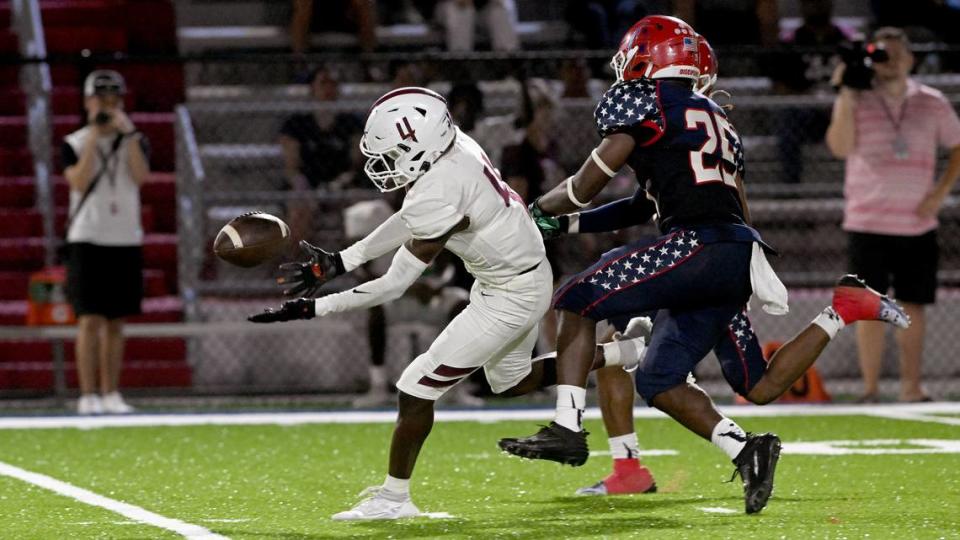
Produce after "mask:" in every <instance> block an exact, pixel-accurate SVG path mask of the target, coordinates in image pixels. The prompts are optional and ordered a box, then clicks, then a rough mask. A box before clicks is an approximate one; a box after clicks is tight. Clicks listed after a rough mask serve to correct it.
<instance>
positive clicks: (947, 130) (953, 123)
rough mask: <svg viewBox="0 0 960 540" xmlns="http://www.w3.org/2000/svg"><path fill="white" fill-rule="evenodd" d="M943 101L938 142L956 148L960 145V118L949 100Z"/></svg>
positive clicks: (945, 146)
mask: <svg viewBox="0 0 960 540" xmlns="http://www.w3.org/2000/svg"><path fill="white" fill-rule="evenodd" d="M941 103H942V106H943V112H942V113H941V114H940V115H939V117H940V125H939V126H937V127H938V129H937V131H938V133H937V138H938V139H939V140H938V142H939V143H940V146H943V147H944V148H956V147H957V146H960V118H958V117H957V111H955V110H954V109H953V106H952V105H951V104H950V102H949V101H947V100H946V99H944V100H943V101H941Z"/></svg>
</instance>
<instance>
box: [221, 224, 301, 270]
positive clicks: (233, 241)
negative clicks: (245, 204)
mask: <svg viewBox="0 0 960 540" xmlns="http://www.w3.org/2000/svg"><path fill="white" fill-rule="evenodd" d="M289 243H290V227H288V226H287V224H286V223H284V222H283V220H282V219H280V218H278V217H276V216H271V215H270V214H267V213H264V212H249V213H247V214H243V215H240V216H237V217H235V218H233V219H232V220H230V223H227V224H226V225H224V226H223V228H222V229H220V232H219V233H218V234H217V238H216V240H214V241H213V252H214V253H216V254H217V257H220V258H221V259H223V260H225V261H227V262H228V263H230V264H234V265H237V266H242V267H243V268H251V267H253V266H257V265H258V264H262V263H264V262H266V261H269V260H270V259H273V258H274V257H276V256H277V255H280V254H281V253H283V251H284V250H285V249H286V248H287V246H288V245H289Z"/></svg>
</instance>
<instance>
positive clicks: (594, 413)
mask: <svg viewBox="0 0 960 540" xmlns="http://www.w3.org/2000/svg"><path fill="white" fill-rule="evenodd" d="M720 410H721V411H722V412H723V414H725V415H727V416H732V417H738V418H748V417H777V416H851V415H852V416H857V415H864V416H877V417H881V418H895V419H898V420H911V421H919V422H937V423H941V424H949V425H960V419H958V418H950V417H942V416H941V417H934V416H923V415H924V414H931V413H946V414H954V413H960V403H910V404H906V403H903V404H901V403H897V404H889V405H829V404H827V405H820V404H818V405H806V404H797V405H769V406H766V407H758V406H756V405H728V406H723V407H720ZM553 413H554V411H553V409H546V408H537V409H469V410H440V411H437V412H436V421H438V422H499V421H507V420H522V421H527V420H529V421H538V420H548V419H550V418H552V417H553ZM633 415H634V418H637V419H641V418H667V416H666V415H665V414H663V413H662V412H660V411H658V410H656V409H652V408H648V407H637V408H635V409H634V410H633ZM584 418H586V419H593V420H595V419H599V418H600V409H599V408H597V407H589V408H587V410H586V411H585V412H584ZM396 420H397V413H396V411H394V410H390V411H322V412H256V413H185V414H131V415H123V416H63V415H61V416H7V417H0V429H61V428H76V429H97V428H108V427H161V426H249V425H253V426H259V425H280V426H295V425H302V424H383V423H393V422H395V421H396Z"/></svg>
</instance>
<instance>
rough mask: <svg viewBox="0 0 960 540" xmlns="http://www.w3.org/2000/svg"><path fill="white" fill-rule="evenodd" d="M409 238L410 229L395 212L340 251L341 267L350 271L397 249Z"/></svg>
mask: <svg viewBox="0 0 960 540" xmlns="http://www.w3.org/2000/svg"><path fill="white" fill-rule="evenodd" d="M410 238H411V235H410V229H408V228H407V226H406V225H404V223H403V220H402V219H400V214H399V213H395V214H393V215H392V216H390V217H389V218H387V220H386V221H384V222H383V223H381V224H380V226H379V227H377V228H376V229H374V230H373V232H371V233H370V234H368V235H367V236H366V237H364V238H363V240H360V241H358V242H356V243H355V244H353V245H352V246H350V247H348V248H347V249H345V250H343V251H341V252H340V258H341V259H343V268H344V269H345V270H346V271H347V272H350V271H352V270H354V269H356V268H358V267H359V266H361V265H363V263H365V262H367V261H372V260H373V259H376V258H377V257H380V256H381V255H385V254H387V253H389V252H391V251H393V250H394V249H397V248H398V247H400V246H402V245H403V243H404V242H406V241H407V240H410Z"/></svg>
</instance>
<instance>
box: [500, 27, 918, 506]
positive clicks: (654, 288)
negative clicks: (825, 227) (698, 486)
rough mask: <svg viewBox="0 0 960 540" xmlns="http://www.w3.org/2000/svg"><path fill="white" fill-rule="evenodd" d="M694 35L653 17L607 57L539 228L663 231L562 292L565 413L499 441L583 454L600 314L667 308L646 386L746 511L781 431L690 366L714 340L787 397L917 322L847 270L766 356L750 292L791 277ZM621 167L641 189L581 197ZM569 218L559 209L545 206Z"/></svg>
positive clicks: (765, 488)
mask: <svg viewBox="0 0 960 540" xmlns="http://www.w3.org/2000/svg"><path fill="white" fill-rule="evenodd" d="M699 39H700V38H699V36H698V35H697V34H696V32H694V30H693V28H691V27H690V26H689V25H687V24H686V23H684V22H683V21H681V20H679V19H675V18H672V17H663V16H650V17H646V18H644V19H642V20H640V21H639V22H638V23H637V24H636V25H634V26H633V27H632V28H631V29H630V30H629V31H628V32H627V34H626V35H625V36H624V38H623V40H622V41H621V44H620V48H619V51H618V52H617V54H616V55H615V56H614V58H613V60H612V62H611V64H612V65H613V67H614V71H615V73H616V74H617V82H616V83H615V84H614V85H613V86H612V87H611V88H610V90H608V91H607V93H606V94H605V95H604V97H603V98H602V99H601V101H600V103H599V104H598V106H597V109H596V111H595V117H596V121H597V129H598V131H599V133H600V136H601V137H602V139H603V140H602V141H601V143H600V145H599V146H598V147H597V148H596V149H594V150H593V151H592V152H591V154H590V157H589V158H588V159H587V160H585V162H584V164H583V166H581V168H580V170H579V171H578V172H577V173H576V174H575V175H574V176H572V177H570V178H568V179H567V181H565V182H564V183H563V184H561V185H560V186H558V187H557V188H556V189H554V190H552V191H550V192H548V193H547V194H545V195H543V196H542V197H540V198H539V199H538V200H537V201H535V202H534V203H533V204H532V205H531V211H532V214H533V216H534V218H535V219H536V220H537V221H538V222H539V223H540V224H541V225H540V227H541V229H543V228H548V229H550V228H554V227H555V226H559V228H560V229H561V230H562V229H566V230H565V232H599V231H605V230H614V229H621V228H624V227H628V226H631V225H636V224H640V223H644V222H647V221H649V220H650V219H651V218H652V217H654V216H656V217H657V224H658V226H659V228H660V231H661V233H662V236H661V237H659V238H657V239H656V240H655V241H653V242H641V243H635V244H630V245H626V246H623V247H621V248H618V249H615V250H612V251H610V252H608V253H606V254H604V255H603V256H602V257H601V258H600V259H599V260H598V261H597V262H596V263H595V264H594V265H592V266H591V267H590V268H588V269H586V270H585V271H583V272H581V273H580V274H578V275H576V276H574V277H573V278H571V279H570V280H569V281H567V282H566V283H565V284H564V285H563V286H561V287H560V288H559V289H558V290H557V292H556V293H555V294H554V304H553V305H554V308H556V309H558V310H560V334H559V336H558V338H557V352H558V360H557V382H558V386H557V412H556V417H555V420H554V422H551V423H550V425H549V426H546V427H544V428H543V429H541V430H540V431H539V432H538V433H536V434H535V435H533V436H530V437H525V438H519V439H503V440H501V441H500V447H501V448H502V449H503V450H505V451H507V452H509V453H511V454H515V455H518V456H522V457H527V458H532V459H547V460H552V461H558V462H561V463H567V464H571V465H582V464H583V463H585V462H586V460H587V457H588V455H589V452H588V449H587V442H586V433H584V432H583V429H582V426H581V418H582V413H583V409H584V401H585V392H586V391H585V386H586V379H587V374H588V371H589V368H590V365H591V361H592V359H593V354H594V348H595V347H596V345H595V339H596V338H595V334H596V323H597V321H601V320H606V319H612V318H617V317H622V316H626V315H630V314H636V313H642V312H647V311H654V310H656V311H657V316H656V319H655V321H654V324H653V332H652V336H651V341H650V343H649V345H648V347H647V352H646V358H645V360H644V361H643V362H642V363H641V365H640V367H639V368H638V369H637V370H636V372H635V383H636V389H637V392H638V393H639V394H640V396H641V397H642V398H643V399H644V400H645V401H646V402H647V403H648V404H649V405H651V406H654V407H657V408H658V409H660V410H662V411H664V412H665V413H667V414H668V415H670V416H671V417H673V418H674V419H675V420H677V421H678V422H680V423H681V424H683V425H684V426H686V427H687V428H688V429H690V430H691V431H693V432H694V433H696V434H698V435H700V436H701V437H703V438H705V439H707V440H709V441H711V442H713V443H714V444H715V445H717V446H718V447H719V448H720V449H722V450H723V451H725V452H726V453H727V455H728V456H729V457H730V458H731V459H732V460H733V463H734V465H735V466H736V472H737V473H739V474H740V475H741V477H742V479H743V485H744V498H745V507H746V511H747V513H754V512H758V511H760V510H761V509H762V508H763V507H764V506H765V505H766V503H767V500H768V498H769V497H770V494H771V493H772V491H773V477H774V471H775V468H776V464H777V460H778V459H779V454H780V440H779V438H778V437H777V436H776V435H773V434H770V433H764V434H748V433H746V432H744V430H743V429H742V428H740V426H738V425H737V424H736V423H735V422H733V421H732V420H730V419H728V418H725V417H724V416H723V415H722V414H720V412H719V411H718V410H717V409H716V407H715V406H714V404H713V402H712V400H711V399H710V397H709V396H707V394H706V393H704V392H703V390H701V389H700V388H699V387H698V386H696V385H695V384H693V383H692V382H689V381H688V379H687V376H688V374H689V373H690V372H691V371H692V370H693V368H694V367H695V366H696V364H697V363H698V362H700V360H702V359H703V358H704V356H706V354H707V353H708V352H710V351H711V350H713V351H715V353H716V355H717V358H718V359H719V361H720V364H721V368H722V371H723V375H724V378H725V379H726V380H727V382H728V383H729V384H730V386H731V387H732V388H733V389H734V391H736V392H737V393H738V394H740V395H742V396H744V397H745V398H746V399H748V400H749V401H751V402H753V403H757V404H765V403H769V402H771V401H773V400H774V399H776V398H777V397H779V396H780V395H781V394H782V393H783V392H784V391H785V390H786V389H787V388H788V387H789V386H790V385H791V384H793V382H794V381H796V380H797V379H798V378H799V377H800V376H801V375H802V374H803V373H804V372H805V371H806V370H807V368H809V367H810V365H811V364H813V362H814V361H815V360H816V359H817V357H818V356H819V355H820V353H821V352H822V351H823V349H824V347H826V345H827V344H828V343H829V342H830V340H831V339H832V338H833V337H834V336H835V335H836V334H837V332H839V331H840V329H842V328H843V327H844V326H845V325H847V324H850V323H853V322H855V321H858V320H883V321H887V322H890V323H892V324H895V325H897V326H900V327H906V326H908V325H909V320H908V318H907V317H906V315H905V314H904V312H903V310H902V309H901V308H900V307H899V306H897V305H896V304H895V303H894V302H893V301H891V300H890V299H888V298H886V297H884V296H881V295H880V294H879V293H877V292H876V291H873V290H872V289H869V288H867V287H866V286H865V285H864V284H863V282H862V281H860V280H859V279H857V278H856V277H855V276H843V277H842V278H840V280H839V281H838V283H837V286H836V288H835V289H834V294H833V302H832V305H830V306H828V307H826V308H825V309H824V310H823V312H821V313H820V314H819V315H818V316H817V317H816V318H815V319H814V320H813V322H812V323H810V324H809V325H808V326H807V327H806V328H804V329H803V330H802V331H801V332H800V333H799V334H797V335H796V336H795V337H794V338H793V339H791V340H790V341H788V342H787V343H785V344H784V345H783V347H781V348H780V349H779V350H778V351H777V353H776V354H775V355H774V356H773V357H772V358H771V359H770V361H769V363H767V362H765V361H764V359H763V356H762V355H761V352H760V346H759V343H758V340H757V338H756V336H755V335H754V333H753V330H752V328H751V326H750V321H749V319H748V318H747V315H746V311H745V309H746V304H747V302H748V300H749V299H750V296H751V295H756V297H757V299H758V300H759V302H760V303H761V305H762V306H763V308H764V310H765V311H767V312H769V313H772V314H783V313H786V311H787V294H786V288H785V287H784V286H783V284H782V283H780V281H779V279H778V278H777V277H776V274H775V273H774V272H773V270H772V268H770V266H769V264H768V263H767V260H766V257H765V253H769V252H772V250H771V249H770V248H769V247H768V246H767V245H766V244H764V243H763V241H762V240H761V238H760V235H759V233H758V232H757V231H756V230H754V229H753V228H751V227H750V226H749V223H750V214H749V210H748V208H747V203H746V198H745V195H744V191H743V186H742V180H743V176H744V161H743V150H742V145H741V143H740V137H739V135H738V134H737V132H736V130H735V129H734V127H733V126H732V125H731V123H730V121H729V120H728V119H727V117H726V114H725V113H724V111H723V109H721V108H720V107H719V106H718V105H717V104H716V103H714V102H713V101H711V100H710V99H709V98H707V97H705V96H703V95H702V94H699V93H696V92H694V90H693V87H694V84H695V83H696V81H697V80H698V78H699V76H700V68H699ZM624 165H629V166H630V167H631V168H632V169H633V170H634V172H635V173H636V176H637V178H638V179H642V180H644V182H643V183H644V186H643V187H642V189H639V190H638V191H637V193H636V194H635V195H634V196H633V197H631V198H627V199H623V200H620V201H616V202H613V203H610V204H608V205H606V206H603V207H600V208H597V209H595V210H592V211H589V212H583V213H580V214H570V215H567V214H568V213H570V212H575V211H577V210H579V209H582V208H584V207H586V206H587V205H588V204H589V202H590V201H591V200H592V199H593V198H594V197H595V196H596V195H597V194H598V193H599V192H600V191H601V190H602V189H603V188H604V186H605V185H606V184H607V182H608V181H609V180H610V178H611V177H613V176H614V175H615V174H616V171H617V170H619V169H620V168H622V167H623V166H624ZM562 215H566V217H565V218H564V219H562V220H561V219H557V220H555V221H554V220H550V219H549V216H562Z"/></svg>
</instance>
